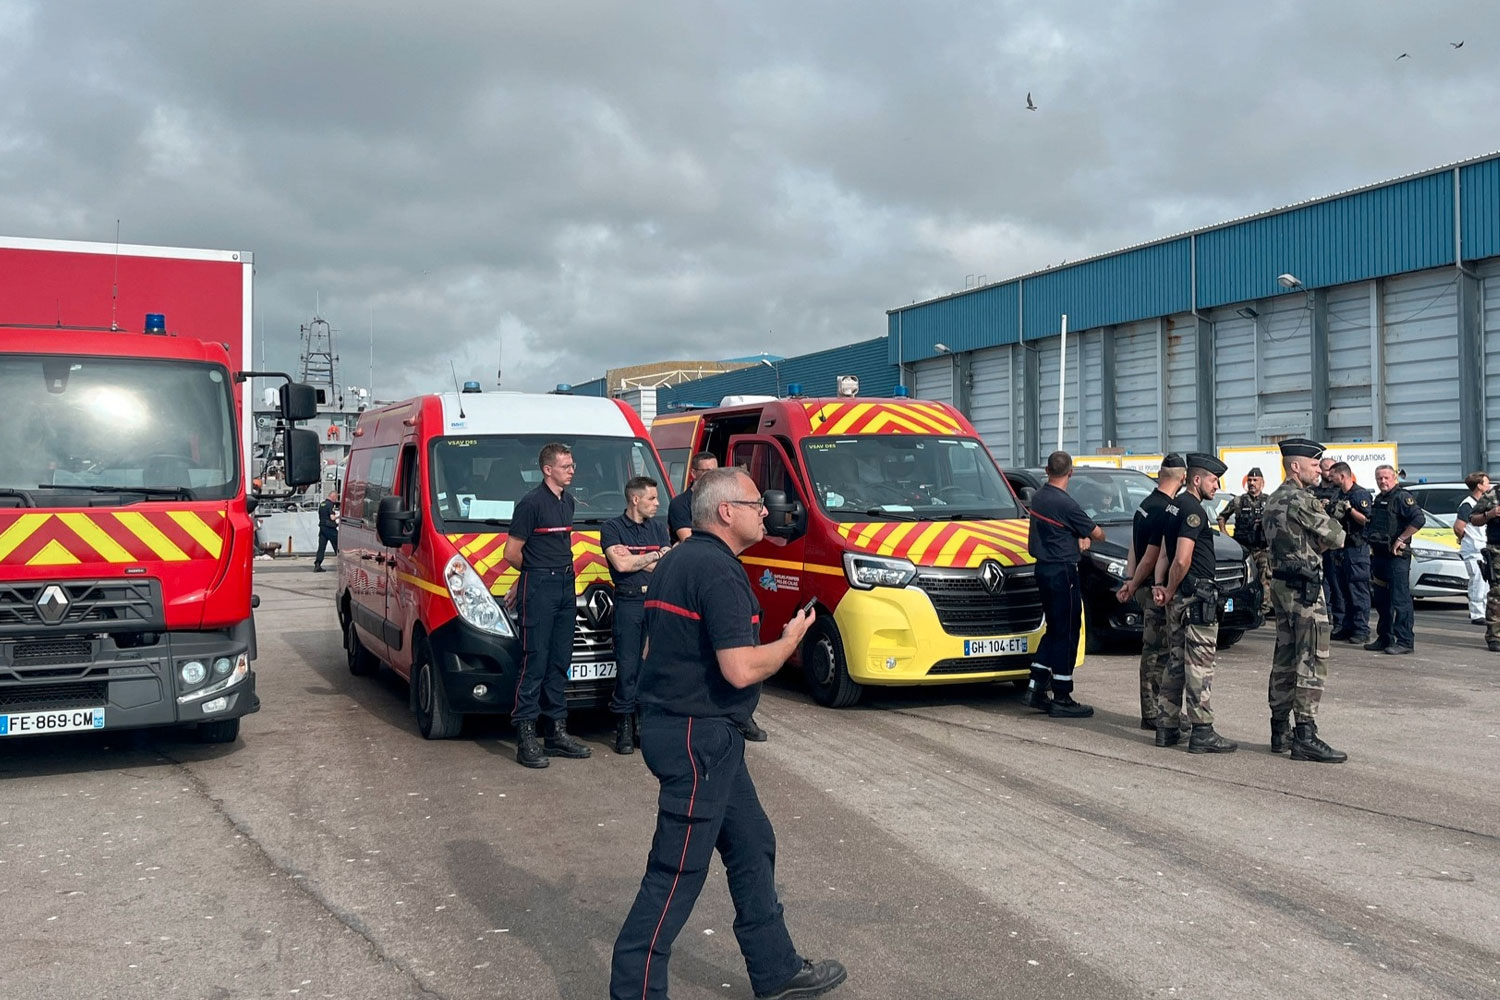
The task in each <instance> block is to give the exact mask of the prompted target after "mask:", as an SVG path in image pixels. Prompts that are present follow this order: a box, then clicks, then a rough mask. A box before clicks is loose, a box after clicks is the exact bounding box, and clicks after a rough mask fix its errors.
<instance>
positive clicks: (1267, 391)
mask: <svg viewBox="0 0 1500 1000" xmlns="http://www.w3.org/2000/svg"><path fill="white" fill-rule="evenodd" d="M1266 305H1267V307H1268V308H1267V309H1266V311H1264V312H1262V313H1261V315H1260V318H1259V320H1257V322H1256V328H1257V329H1256V334H1257V335H1256V350H1257V353H1256V362H1255V364H1256V371H1257V373H1258V375H1259V382H1260V415H1259V417H1258V419H1257V421H1256V432H1257V434H1258V435H1259V439H1266V438H1276V437H1291V436H1301V435H1305V434H1307V433H1308V431H1309V429H1310V428H1311V427H1312V323H1313V311H1312V308H1311V306H1310V305H1309V304H1308V296H1306V295H1304V294H1302V293H1300V292H1299V293H1297V294H1296V295H1283V296H1281V297H1279V298H1276V299H1271V300H1269V301H1268V302H1267V303H1266Z"/></svg>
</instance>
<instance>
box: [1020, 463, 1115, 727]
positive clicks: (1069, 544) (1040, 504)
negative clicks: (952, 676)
mask: <svg viewBox="0 0 1500 1000" xmlns="http://www.w3.org/2000/svg"><path fill="white" fill-rule="evenodd" d="M1072 476H1073V457H1072V456H1071V455H1069V454H1068V453H1067V452H1065V451H1054V452H1053V453H1052V454H1050V455H1048V456H1047V482H1046V484H1045V485H1044V486H1042V488H1041V489H1039V490H1037V491H1036V493H1034V494H1032V497H1031V501H1030V506H1031V531H1030V535H1029V537H1028V539H1027V543H1026V549H1027V551H1028V552H1030V553H1031V556H1032V558H1033V559H1035V560H1036V583H1037V590H1038V591H1040V592H1041V598H1042V614H1043V615H1044V616H1045V617H1046V621H1047V631H1046V633H1045V634H1044V635H1043V636H1042V641H1041V642H1040V643H1039V644H1038V645H1037V649H1036V655H1035V657H1034V658H1033V659H1032V661H1031V684H1030V686H1029V687H1027V689H1026V696H1025V698H1024V701H1025V703H1026V704H1027V705H1029V706H1030V707H1032V708H1034V709H1036V710H1037V711H1039V712H1046V713H1047V714H1048V715H1049V716H1051V717H1052V718H1054V719H1081V718H1086V717H1088V716H1090V715H1093V714H1094V710H1093V708H1092V707H1091V706H1089V705H1084V704H1080V703H1079V702H1076V701H1074V700H1073V663H1074V661H1075V660H1076V659H1077V658H1078V632H1079V629H1080V628H1082V627H1083V591H1082V590H1080V589H1079V586H1078V560H1079V557H1080V555H1081V553H1082V549H1083V548H1085V547H1087V546H1086V544H1085V545H1084V546H1080V545H1079V540H1080V539H1083V540H1085V543H1086V542H1087V541H1095V542H1102V541H1104V529H1103V528H1101V527H1099V526H1098V525H1097V524H1095V523H1094V521H1093V519H1092V518H1091V517H1089V516H1088V514H1086V513H1084V510H1083V508H1082V507H1081V506H1079V504H1078V501H1077V500H1074V499H1073V498H1072V497H1071V496H1069V495H1068V489H1067V487H1068V480H1069V479H1071V478H1072ZM1049 688H1050V689H1051V696H1050V697H1049V696H1048V689H1049Z"/></svg>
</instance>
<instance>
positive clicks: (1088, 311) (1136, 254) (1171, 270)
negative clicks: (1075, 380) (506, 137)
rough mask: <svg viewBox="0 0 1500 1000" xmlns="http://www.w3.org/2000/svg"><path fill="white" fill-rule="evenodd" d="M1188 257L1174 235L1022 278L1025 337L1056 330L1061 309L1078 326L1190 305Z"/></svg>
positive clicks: (1121, 320)
mask: <svg viewBox="0 0 1500 1000" xmlns="http://www.w3.org/2000/svg"><path fill="white" fill-rule="evenodd" d="M1189 257H1190V247H1189V243H1188V241H1187V240H1186V239H1178V240H1172V241H1170V242H1167V243H1158V244H1155V245H1153V246H1145V247H1139V248H1137V249H1134V250H1125V251H1122V252H1120V253H1116V254H1111V255H1110V256H1108V257H1101V258H1098V259H1096V260H1089V261H1084V262H1082V263H1080V264H1076V265H1074V266H1072V267H1060V268H1058V269H1056V270H1054V271H1048V272H1046V273H1044V274H1039V275H1034V276H1031V277H1028V278H1025V279H1024V283H1025V291H1024V297H1025V304H1026V318H1025V323H1026V329H1025V339H1026V340H1034V339H1036V338H1038V337H1046V336H1050V335H1053V334H1056V333H1057V332H1058V329H1059V321H1060V317H1061V316H1062V314H1063V313H1067V314H1068V328H1069V329H1071V330H1074V331H1078V330H1087V329H1090V328H1091V327H1098V326H1104V325H1107V324H1110V323H1129V322H1133V321H1135V320H1139V319H1146V318H1147V317H1150V316H1165V315H1167V314H1169V313H1174V312H1180V311H1182V310H1184V309H1189V308H1191V307H1192V289H1191V288H1190V287H1189V283H1188V273H1189V263H1190V261H1189ZM1053 440H1054V442H1055V441H1056V439H1055V438H1054V439H1053Z"/></svg>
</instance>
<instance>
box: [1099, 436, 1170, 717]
mask: <svg viewBox="0 0 1500 1000" xmlns="http://www.w3.org/2000/svg"><path fill="white" fill-rule="evenodd" d="M1186 475H1187V463H1186V462H1185V461H1183V458H1182V456H1181V455H1178V454H1176V453H1175V452H1174V453H1173V454H1170V455H1167V456H1166V457H1165V458H1163V459H1162V460H1161V469H1160V470H1159V471H1158V472H1157V474H1156V489H1154V490H1152V491H1151V493H1150V494H1149V495H1148V496H1147V497H1146V499H1144V500H1142V501H1141V505H1140V506H1139V507H1138V508H1136V512H1135V519H1134V521H1133V522H1132V524H1131V526H1130V555H1129V557H1128V559H1127V560H1126V563H1125V569H1126V573H1127V575H1128V577H1129V578H1128V579H1127V580H1126V581H1125V584H1124V586H1122V587H1121V588H1120V589H1119V590H1118V591H1116V592H1115V596H1116V597H1117V598H1118V599H1119V601H1120V603H1121V604H1124V603H1125V602H1126V601H1129V600H1130V599H1131V598H1133V597H1134V596H1135V594H1136V591H1138V590H1140V588H1141V586H1142V585H1145V584H1161V583H1166V577H1165V576H1163V577H1162V578H1161V579H1156V578H1155V577H1156V565H1157V561H1158V557H1159V556H1160V555H1161V542H1162V536H1163V535H1164V534H1165V533H1166V530H1167V504H1169V503H1171V502H1172V498H1173V497H1175V496H1177V491H1178V490H1180V489H1182V479H1183V477H1184V476H1186ZM1150 594H1151V587H1150V586H1147V587H1146V595H1147V597H1146V600H1145V601H1144V602H1142V606H1143V611H1142V613H1141V617H1142V619H1143V620H1142V627H1141V669H1140V678H1141V728H1142V729H1146V730H1149V731H1151V732H1153V733H1154V732H1156V713H1157V707H1156V699H1157V695H1158V694H1159V693H1160V691H1161V675H1162V673H1163V672H1164V671H1165V669H1166V666H1167V612H1166V609H1165V608H1159V607H1157V606H1156V602H1155V601H1153V600H1151V597H1150Z"/></svg>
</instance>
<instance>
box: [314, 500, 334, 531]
mask: <svg viewBox="0 0 1500 1000" xmlns="http://www.w3.org/2000/svg"><path fill="white" fill-rule="evenodd" d="M318 527H320V528H337V527H338V525H337V524H335V523H334V520H333V501H332V500H324V501H323V502H322V503H320V504H318Z"/></svg>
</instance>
